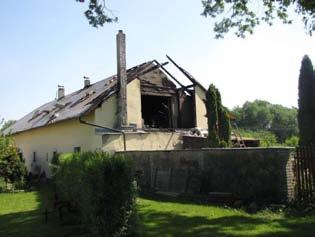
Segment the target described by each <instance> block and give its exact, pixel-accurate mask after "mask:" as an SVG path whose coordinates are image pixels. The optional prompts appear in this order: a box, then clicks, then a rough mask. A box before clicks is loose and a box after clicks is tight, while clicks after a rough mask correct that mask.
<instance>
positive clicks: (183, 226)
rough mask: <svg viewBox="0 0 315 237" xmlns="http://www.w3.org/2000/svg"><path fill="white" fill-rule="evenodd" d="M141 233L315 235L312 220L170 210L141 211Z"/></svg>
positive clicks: (260, 235) (164, 234)
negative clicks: (212, 215)
mask: <svg viewBox="0 0 315 237" xmlns="http://www.w3.org/2000/svg"><path fill="white" fill-rule="evenodd" d="M140 220H141V222H142V236H187V237H193V236H194V237H199V236H257V237H258V236H259V237H267V236H299V237H301V236H315V223H314V222H313V223H294V221H293V222H290V221H288V220H273V221H268V220H265V219H264V218H257V217H245V216H226V217H220V218H214V219H208V218H205V217H188V216H182V215H178V214H174V213H170V212H150V211H148V212H142V213H140Z"/></svg>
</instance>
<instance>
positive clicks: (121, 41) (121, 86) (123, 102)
mask: <svg viewBox="0 0 315 237" xmlns="http://www.w3.org/2000/svg"><path fill="white" fill-rule="evenodd" d="M116 42H117V79H118V127H119V128H123V127H124V126H126V125H127V69H126V35H125V34H124V33H123V31H122V30H119V32H118V34H117V36H116Z"/></svg>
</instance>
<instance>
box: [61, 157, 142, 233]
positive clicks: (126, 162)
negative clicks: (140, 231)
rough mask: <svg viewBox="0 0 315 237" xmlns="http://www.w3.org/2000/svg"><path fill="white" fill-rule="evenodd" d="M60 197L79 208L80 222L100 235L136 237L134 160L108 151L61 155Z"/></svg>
mask: <svg viewBox="0 0 315 237" xmlns="http://www.w3.org/2000/svg"><path fill="white" fill-rule="evenodd" d="M56 184H57V192H58V195H60V196H61V198H62V199H63V200H67V201H70V202H71V203H72V204H73V205H75V206H76V207H78V209H79V211H80V219H81V221H82V223H84V224H86V225H87V226H88V227H89V229H90V230H91V233H92V234H93V235H96V236H106V237H107V236H108V237H109V236H123V235H124V236H125V235H128V236H132V235H135V234H136V231H135V228H134V227H135V223H134V222H135V193H136V192H135V191H136V188H135V187H136V185H135V184H134V177H133V175H132V164H131V160H130V159H128V158H125V157H123V156H116V155H115V156H114V155H110V154H107V153H104V152H86V153H74V154H71V155H70V154H66V155H61V156H60V158H59V168H58V170H57V173H56Z"/></svg>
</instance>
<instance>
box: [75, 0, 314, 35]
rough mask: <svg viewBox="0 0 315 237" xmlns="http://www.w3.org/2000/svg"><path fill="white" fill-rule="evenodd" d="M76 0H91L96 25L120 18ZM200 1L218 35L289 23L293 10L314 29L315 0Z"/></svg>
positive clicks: (98, 4) (98, 2) (99, 4)
mask: <svg viewBox="0 0 315 237" xmlns="http://www.w3.org/2000/svg"><path fill="white" fill-rule="evenodd" d="M76 1H77V2H81V3H82V2H88V4H89V6H88V10H86V11H85V16H86V17H87V19H88V21H89V23H90V24H91V25H92V26H94V27H98V26H103V25H104V24H105V23H108V22H115V21H117V20H118V18H117V17H116V16H114V15H113V14H112V12H111V10H110V9H108V8H107V7H106V4H105V0H76ZM201 3H202V6H203V11H202V15H203V16H205V17H211V18H215V26H214V29H213V30H214V32H215V33H216V37H217V38H221V37H223V36H224V34H226V33H227V32H229V31H230V30H232V29H234V30H235V31H234V32H235V34H236V35H237V36H239V37H245V35H246V34H248V33H250V34H252V33H253V32H254V28H255V27H256V26H257V25H259V24H260V23H261V22H265V23H267V24H269V25H272V24H273V22H274V21H275V20H276V19H279V20H281V21H282V22H283V23H284V24H290V23H292V16H291V17H290V14H289V12H290V11H292V12H295V13H297V14H298V15H299V16H300V17H301V20H302V21H303V23H304V25H305V29H306V31H307V32H308V33H309V34H312V32H313V31H314V29H315V0H264V1H260V0H202V1H201Z"/></svg>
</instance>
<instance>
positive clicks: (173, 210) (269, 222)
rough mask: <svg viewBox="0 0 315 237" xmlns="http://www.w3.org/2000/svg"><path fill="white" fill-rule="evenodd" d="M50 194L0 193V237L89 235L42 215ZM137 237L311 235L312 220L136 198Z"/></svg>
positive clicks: (70, 220)
mask: <svg viewBox="0 0 315 237" xmlns="http://www.w3.org/2000/svg"><path fill="white" fill-rule="evenodd" d="M52 201H53V199H52V197H51V191H50V190H49V189H47V188H41V190H40V191H30V192H19V193H2V194H0V236H6V237H18V236H22V235H23V236H30V237H33V236H34V237H37V236H48V237H49V236H88V234H87V232H86V229H85V228H83V226H82V225H80V224H78V223H76V222H75V221H74V220H73V218H72V217H71V216H69V215H65V218H64V220H63V221H61V220H60V219H59V216H58V212H52V213H51V214H49V216H48V220H47V223H45V216H44V210H45V206H46V205H47V203H50V204H52ZM51 208H52V206H51ZM137 209H138V222H139V223H138V227H137V228H138V233H139V235H140V236H196V237H198V236H314V234H315V216H314V215H305V214H303V215H302V214H298V213H294V212H289V211H285V210H277V211H270V210H263V211H260V212H258V213H256V214H249V213H247V212H246V211H244V210H242V209H235V208H229V207H224V206H213V205H201V204H192V203H189V202H184V201H178V200H172V199H163V198H159V199H157V198H154V199H153V198H149V197H142V198H137Z"/></svg>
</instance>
